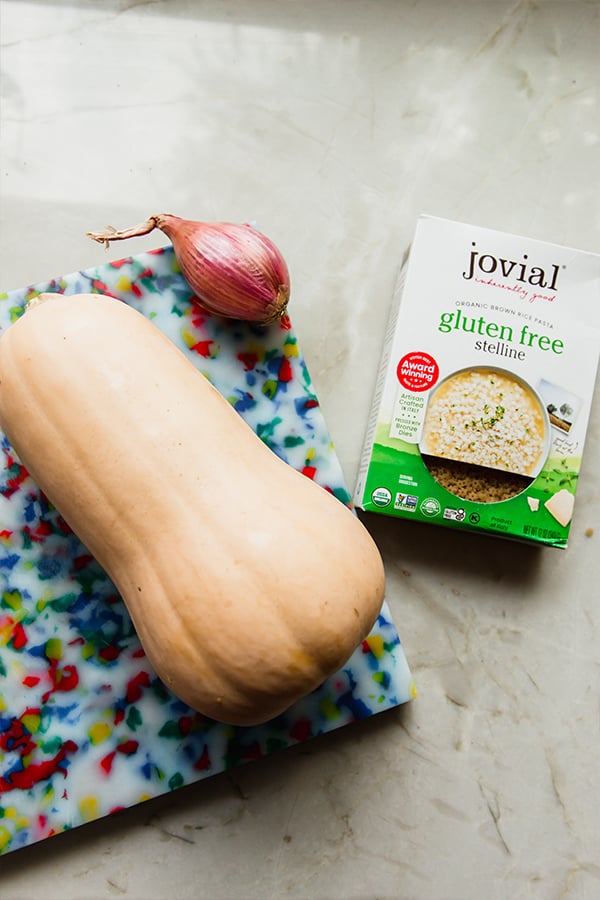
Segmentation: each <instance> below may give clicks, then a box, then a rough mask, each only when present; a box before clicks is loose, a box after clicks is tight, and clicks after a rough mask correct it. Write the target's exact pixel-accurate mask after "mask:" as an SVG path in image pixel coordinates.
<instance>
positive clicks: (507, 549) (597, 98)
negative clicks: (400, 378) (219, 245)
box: [0, 0, 600, 900]
mask: <svg viewBox="0 0 600 900" xmlns="http://www.w3.org/2000/svg"><path fill="white" fill-rule="evenodd" d="M0 39H1V56H0V65H1V82H0V88H1V101H2V106H1V109H0V153H1V173H0V174H1V181H0V273H1V281H2V284H1V286H0V287H1V288H2V289H3V290H7V289H10V288H13V287H20V286H22V285H24V284H29V283H32V282H35V281H38V280H42V279H45V278H48V277H51V276H53V275H55V274H60V273H62V272H71V271H73V270H75V269H80V268H83V267H86V266H91V265H96V264H98V263H99V262H102V261H105V259H106V256H105V255H104V251H102V250H101V248H99V247H98V245H95V244H93V243H92V242H91V241H89V239H87V238H86V237H85V232H86V231H87V230H89V229H97V228H102V227H103V226H104V225H105V224H107V223H111V224H113V225H116V226H125V225H132V224H135V223H137V222H138V221H141V220H142V219H144V218H146V216H148V215H149V214H151V213H159V212H167V211H168V212H173V213H177V214H178V215H181V216H186V217H189V218H195V219H200V218H202V219H208V220H210V219H221V220H232V221H248V220H254V221H256V222H257V223H258V224H259V226H260V227H261V229H262V230H263V231H265V232H266V233H267V234H268V235H269V236H271V237H272V238H273V239H274V240H275V241H276V243H277V244H278V245H279V246H280V248H281V249H282V251H283V252H284V255H285V256H286V259H287V261H288V264H289V267H290V271H291V275H292V282H293V295H292V304H291V306H290V311H291V312H292V316H293V321H294V325H295V328H296V330H297V332H298V335H299V337H300V340H301V343H302V348H303V352H304V355H305V357H306V361H307V363H308V366H309V370H310V372H311V375H312V378H313V381H314V384H315V387H316V389H317V392H318V395H319V399H320V402H321V406H322V408H323V411H324V413H325V416H326V419H327V422H328V425H329V429H330V431H331V434H332V437H333V440H334V442H335V445H336V448H337V452H338V455H339V458H340V461H341V464H342V468H343V470H344V474H345V477H346V479H347V482H348V484H349V485H350V486H353V485H354V482H355V479H356V476H357V472H358V463H359V458H360V454H361V450H362V442H363V436H364V431H365V427H366V422H367V418H368V414H369V409H370V404H371V397H372V392H373V388H374V384H375V378H376V373H377V367H378V362H379V354H380V350H381V344H382V339H383V334H384V331H385V326H386V320H387V315H388V310H389V305H390V299H391V294H392V288H393V284H394V281H395V277H396V273H397V268H398V263H399V260H400V257H401V255H402V253H403V251H404V250H405V248H406V246H407V245H408V243H409V242H410V240H411V237H412V234H413V231H414V227H415V222H416V218H417V216H418V215H419V214H421V213H429V214H432V215H437V216H443V217H447V218H450V219H458V220H460V221H466V222H470V223H473V224H477V225H482V226H486V227H491V228H498V229H501V230H507V231H512V232H516V233H518V234H524V235H527V236H530V237H534V238H540V239H542V240H548V241H552V242H555V243H562V244H566V245H569V246H573V247H578V248H580V249H582V250H590V251H594V252H598V251H600V212H599V210H600V187H599V185H600V79H599V70H598V47H600V4H598V2H595V0H563V2H552V0H548V2H539V3H533V2H529V0H516V2H515V0H481V2H467V0H465V2H458V0H448V2H433V0H432V2H428V0H412V2H408V0H406V2H404V0H397V2H394V0H372V2H358V0H347V2H345V3H339V2H333V0H307V2H302V3H299V2H293V0H284V2H271V0H252V2H246V3H238V2H234V0H222V2H219V0H200V2H192V0H106V2H102V0H79V2H75V0H73V2H69V0H37V2H23V0H18V2H17V0H0ZM156 244H157V241H156V238H155V236H153V235H151V236H149V237H147V238H143V239H140V240H139V241H138V242H137V243H136V244H135V250H136V251H137V250H143V249H149V248H151V247H154V246H156ZM127 246H128V252H130V250H133V248H132V247H131V245H127ZM113 255H116V254H113ZM599 463H600V397H598V398H597V400H596V402H595V404H594V408H593V410H592V417H591V422H590V428H589V432H588V440H587V445H586V451H585V454H584V462H583V470H582V474H581V482H580V486H581V487H580V494H579V495H578V498H577V504H576V510H575V517H574V522H573V527H572V532H571V539H570V545H569V548H568V549H567V550H566V551H560V550H553V549H550V548H538V549H535V548H531V547H527V546H525V545H521V544H518V543H512V542H508V541H501V540H496V539H493V538H486V537H477V536H474V535H469V534H460V533H456V532H451V531H446V530H444V529H441V528H436V527H434V526H426V525H423V526H419V525H416V524H412V523H410V522H401V521H397V520H390V519H385V518H383V517H382V518H376V517H369V518H367V519H366V520H365V521H366V522H367V524H368V527H369V528H370V530H371V532H372V534H373V536H374V537H375V539H376V541H377V542H378V544H379V546H380V548H381V550H382V553H383V555H384V559H385V564H386V570H387V576H388V602H389V604H390V607H391V609H392V612H393V615H394V620H395V622H396V625H397V626H398V628H399V631H400V634H401V637H402V640H403V643H404V646H405V649H406V653H407V656H408V660H409V663H410V665H411V669H412V672H413V675H414V678H415V681H416V685H417V689H418V693H419V696H418V698H417V699H416V700H415V701H414V702H412V703H410V704H408V705H406V706H404V707H401V708H398V709H396V710H393V711H391V712H388V713H384V714H381V715H380V716H376V717H374V718H371V719H368V720H366V721H364V722H362V723H360V724H358V725H352V726H349V727H347V728H343V729H340V730H339V731H338V732H335V733H333V734H331V735H328V736H325V737H323V738H318V739H316V740H314V741H312V742H310V743H308V744H304V745H302V746H299V747H296V748H294V749H292V750H287V751H285V752H283V753H279V754H275V755H273V756H271V757H269V758H267V759H263V760H260V761H258V762H256V763H253V764H251V765H247V766H245V767H244V768H241V769H237V770H235V771H232V772H230V773H228V774H225V775H220V776H216V777H214V778H212V779H209V780H206V781H203V782H200V783H198V784H197V785H194V786H192V787H189V788H185V789H182V790H180V791H176V792H175V793H173V794H170V795H167V796H165V797H163V798H161V799H159V800H153V801H150V802H148V803H146V804H143V805H141V806H139V807H136V808H135V809H132V810H129V811H126V812H124V813H122V814H120V815H119V816H118V817H116V818H111V819H110V820H101V821H98V822H94V823H92V824H89V825H87V826H85V827H83V828H80V829H77V830H76V831H73V832H71V833H69V834H64V835H61V836H59V837H56V838H52V839H50V840H47V841H45V842H43V843H41V844H38V845H36V846H33V847H30V848H28V849H25V850H20V851H17V852H16V853H14V854H9V855H7V856H6V857H4V858H2V859H0V881H1V885H2V887H1V888H0V893H1V895H2V897H5V898H7V900H8V898H10V900H32V898H38V897H39V898H41V897H43V898H44V900H51V898H60V900H71V898H73V900H80V898H82V900H83V898H94V900H95V898H104V897H106V898H118V897H123V898H132V900H134V898H135V900H137V898H140V900H141V898H145V900H163V898H169V897H177V898H194V900H197V898H210V900H230V898H239V900H246V898H260V900H263V898H280V897H290V898H328V900H329V898H332V900H333V898H336V900H337V898H340V900H341V898H344V900H348V898H402V900H413V898H414V900H480V898H483V897H485V898H486V900H505V898H511V900H514V898H527V900H529V898H544V900H546V898H547V900H558V898H566V897H568V898H585V900H588V898H589V900H591V898H596V897H598V896H600V804H599V802H598V798H599V795H600V774H599V771H600V769H599V766H598V747H599V738H600V604H599V601H598V594H597V593H596V591H597V590H598V588H597V582H598V580H599V578H600V563H599V560H600V543H599V542H600V504H599V491H600V481H599V479H598V474H597V470H596V466H597V465H598V464H599ZM581 488H584V489H581Z"/></svg>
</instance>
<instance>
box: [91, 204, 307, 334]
mask: <svg viewBox="0 0 600 900" xmlns="http://www.w3.org/2000/svg"><path fill="white" fill-rule="evenodd" d="M155 228H158V229H159V230H160V231H162V232H163V233H164V234H166V235H167V237H168V238H169V240H170V241H171V243H172V245H173V249H174V251H175V256H176V258H177V262H178V263H179V267H180V269H181V272H182V274H183V276H184V278H185V279H186V281H187V282H188V284H189V286H190V288H191V289H192V291H193V293H194V298H193V299H194V300H195V301H196V302H197V303H198V305H199V306H201V307H202V308H204V309H205V310H207V311H208V312H210V313H214V314H216V315H219V316H225V317H227V318H233V319H243V320H245V321H249V322H256V323H258V324H260V325H269V324H271V323H272V322H275V321H277V320H278V319H280V318H281V317H282V316H283V314H284V313H285V311H286V308H287V304H288V301H289V297H290V276H289V273H288V267H287V265H286V262H285V260H284V258H283V256H282V255H281V253H280V251H279V250H278V249H277V247H276V246H275V244H273V242H272V241H271V240H269V238H268V237H266V236H265V235H264V234H261V232H260V231H257V230H256V229H255V228H253V227H251V226H250V225H236V224H234V223H231V222H193V221H190V220H188V219H181V218H179V217H178V216H172V215H169V214H163V215H156V216H150V217H149V218H148V219H146V221H145V222H142V224H141V225H137V226H135V227H134V228H126V229H123V230H121V231H117V230H116V229H114V228H112V227H109V228H108V229H107V231H105V232H93V231H89V232H88V237H90V238H92V239H93V240H95V241H98V243H101V244H104V245H105V246H106V247H108V246H109V245H110V242H111V241H122V240H125V239H127V238H130V237H137V236H139V235H143V234H149V233H150V232H151V231H154V229H155Z"/></svg>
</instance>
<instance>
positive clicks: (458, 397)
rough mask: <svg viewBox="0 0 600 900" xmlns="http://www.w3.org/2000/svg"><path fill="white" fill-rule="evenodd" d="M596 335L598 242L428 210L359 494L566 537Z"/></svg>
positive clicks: (398, 509) (412, 252) (562, 541)
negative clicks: (527, 232) (594, 249)
mask: <svg viewBox="0 0 600 900" xmlns="http://www.w3.org/2000/svg"><path fill="white" fill-rule="evenodd" d="M599 348H600V255H597V254H593V253H588V252H583V251H578V250H574V249H571V248H569V247H563V246H559V245H556V244H550V243H546V242H543V241H539V240H533V239H529V238H526V237H519V236H517V235H514V234H508V233H504V232H500V231H495V230H491V229H488V228H481V227H477V226H473V225H468V224H463V223H459V222H452V221H449V220H446V219H441V218H436V217H433V216H421V217H420V218H419V220H418V222H417V227H416V232H415V236H414V240H413V242H412V244H411V247H410V248H409V250H408V252H407V253H406V255H405V258H404V260H403V262H402V265H401V267H400V272H399V276H398V279H397V283H396V288H395V292H394V298H393V302H392V307H391V313H390V320H389V325H388V329H387V332H386V336H385V340H384V347H383V353H382V359H381V367H380V372H379V377H378V380H377V386H376V390H375V395H374V399H373V406H372V411H371V416H370V420H369V424H368V428H367V434H366V438H365V446H364V452H363V457H362V460H361V465H360V470H359V475H358V480H357V484H356V490H355V496H354V501H355V504H356V506H357V507H358V508H359V509H363V510H365V511H368V512H375V513H383V514H385V515H390V516H398V517H401V518H410V519H415V520H417V521H421V522H430V523H436V524H438V525H444V526H447V527H449V528H455V529H463V530H469V531H477V532H486V533H492V534H496V535H499V536H504V537H510V538H514V539H516V540H523V541H528V542H529V541H531V542H535V543H540V544H546V545H549V546H553V547H562V548H564V547H566V546H567V540H568V536H569V530H570V528H571V522H572V519H573V514H574V507H575V495H576V492H577V488H578V482H579V476H580V469H581V460H582V454H583V447H584V441H585V436H586V431H587V426H588V422H589V417H590V409H591V403H592V396H593V391H594V383H595V378H596V371H597V366H598V353H599Z"/></svg>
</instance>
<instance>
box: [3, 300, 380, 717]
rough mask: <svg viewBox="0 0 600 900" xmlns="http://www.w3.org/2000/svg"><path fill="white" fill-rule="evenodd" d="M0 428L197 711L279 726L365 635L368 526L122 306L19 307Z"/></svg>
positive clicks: (376, 596) (370, 559)
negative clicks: (276, 720)
mask: <svg viewBox="0 0 600 900" xmlns="http://www.w3.org/2000/svg"><path fill="white" fill-rule="evenodd" d="M0 425H1V426H2V428H3V429H4V431H5V433H6V435H7V437H8V439H9V441H10V442H11V444H12V445H13V448H14V450H15V451H16V453H17V454H18V456H19V457H20V459H21V461H22V462H23V464H24V465H25V467H26V468H27V469H28V470H29V472H30V474H31V476H32V477H33V479H34V480H35V481H36V482H37V484H38V485H39V487H40V488H41V489H42V490H43V491H44V492H45V493H46V495H47V496H48V498H49V499H50V500H51V502H52V503H53V504H54V505H55V506H56V508H57V509H58V510H59V511H60V513H61V514H62V515H63V517H64V518H65V519H66V521H67V522H68V523H69V524H70V526H71V528H72V529H73V531H74V532H75V533H76V534H77V535H78V537H79V538H80V539H81V541H82V542H83V543H84V544H85V545H86V546H87V548H88V549H89V551H90V553H92V554H93V555H94V556H95V557H96V559H97V560H98V562H99V563H100V565H101V566H102V567H103V568H104V569H105V571H106V572H107V574H108V575H109V577H110V578H111V579H112V581H113V582H114V584H115V586H116V588H117V589H118V591H119V592H120V594H121V596H122V597H123V599H124V601H125V603H126V605H127V608H128V611H129V613H130V615H131V618H132V621H133V624H134V626H135V628H136V631H137V634H138V636H139V639H140V641H141V643H142V646H143V647H144V649H145V651H146V654H147V656H148V658H149V660H150V662H151V664H152V666H153V667H154V669H155V671H156V673H157V674H158V676H159V677H160V678H161V679H162V680H163V681H164V683H165V684H166V685H168V687H169V688H170V689H171V690H172V691H173V692H174V693H175V694H176V695H177V696H179V697H180V698H181V699H182V700H184V701H185V702H186V703H188V704H189V705H190V706H191V707H193V708H195V709H197V710H199V711H200V712H202V713H204V714H206V715H207V716H209V717H212V718H214V719H217V720H220V721H222V722H227V723H231V724H237V725H252V724H258V723H261V722H264V721H266V720H268V719H270V718H272V717H274V716H276V715H278V714H279V713H281V712H283V711H284V710H286V709H287V708H288V707H289V706H290V705H291V704H292V703H294V702H295V701H296V700H298V699H299V698H301V697H303V696H305V695H306V694H308V693H310V692H311V691H312V690H314V689H315V688H317V687H318V686H319V685H320V684H321V683H322V682H323V681H324V680H325V679H326V678H327V677H329V676H330V675H332V674H333V673H334V672H336V671H337V670H338V669H339V668H340V667H341V666H342V665H343V664H344V662H346V660H347V659H348V658H349V657H350V655H351V654H352V652H353V651H354V649H355V648H356V647H357V645H358V644H359V643H360V641H361V640H362V639H363V638H364V637H365V636H366V635H367V634H368V632H369V631H370V629H371V627H372V625H373V623H374V621H375V619H376V617H377V615H378V613H379V610H380V607H381V604H382V600H383V596H384V570H383V564H382V560H381V557H380V554H379V552H378V550H377V548H376V545H375V543H374V541H373V540H372V538H371V536H370V535H369V533H368V531H367V530H366V528H365V527H364V526H363V525H362V523H361V522H360V521H359V519H358V518H357V517H356V516H355V515H354V514H353V513H352V512H351V511H350V510H348V509H347V508H346V507H345V506H344V505H343V504H342V503H340V502H339V501H338V500H337V499H336V498H335V497H333V496H332V495H331V494H329V493H328V492H327V491H325V490H323V488H321V487H320V486H318V485H317V484H315V483H314V482H312V481H310V480H309V479H308V478H306V477H305V476H303V475H301V474H300V473H298V472H297V471H296V470H295V469H293V468H292V467H291V466H289V465H287V464H286V463H285V462H283V461H282V460H280V459H279V458H278V457H277V456H276V455H275V454H274V453H273V452H272V451H271V450H270V449H269V448H268V447H267V446H266V445H265V444H264V443H263V442H262V441H261V440H260V439H259V438H258V437H257V436H256V435H255V433H254V431H253V430H252V429H251V428H250V427H249V426H248V425H247V424H246V423H245V422H244V421H243V419H242V418H241V417H240V416H239V415H238V413H237V412H236V411H235V410H234V409H233V408H232V406H231V405H230V404H229V403H228V402H227V401H226V400H225V399H224V398H223V397H222V396H221V394H220V393H219V392H218V391H217V390H216V389H215V388H214V387H213V386H212V385H211V384H210V383H209V381H208V379H206V378H205V377H204V376H203V375H202V374H201V373H199V372H198V371H197V370H196V368H195V367H194V366H193V365H192V363H191V362H190V361H189V360H188V359H187V358H186V356H185V355H184V354H183V353H182V352H181V351H180V350H179V349H178V348H177V347H176V346H175V344H173V342H172V341H170V340H169V339H168V338H167V337H166V336H165V335H163V334H162V332H161V331H160V330H159V329H158V328H157V327H156V326H155V325H153V324H152V323H151V322H150V321H149V320H147V319H146V318H145V317H144V316H143V315H142V314H141V313H139V312H137V311H136V310H134V309H133V308H131V307H129V306H127V305H126V304H125V303H121V302H120V301H118V300H114V299H112V298H110V297H105V296H100V295H92V294H80V295H71V296H61V295H53V294H50V295H43V297H42V302H39V301H38V302H34V303H33V304H32V305H31V307H30V308H29V309H28V310H27V311H26V312H25V314H24V315H23V316H21V317H20V318H19V319H18V320H17V321H16V322H15V323H14V324H13V325H11V326H10V327H9V328H8V329H7V331H6V332H5V333H4V335H3V336H2V337H1V338H0Z"/></svg>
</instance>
